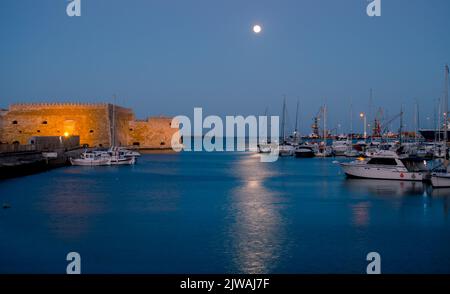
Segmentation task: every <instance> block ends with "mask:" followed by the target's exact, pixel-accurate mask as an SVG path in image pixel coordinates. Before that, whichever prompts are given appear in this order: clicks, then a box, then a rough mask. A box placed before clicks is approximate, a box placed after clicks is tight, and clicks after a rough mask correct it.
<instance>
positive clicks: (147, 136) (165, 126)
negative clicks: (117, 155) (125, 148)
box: [128, 117, 178, 149]
mask: <svg viewBox="0 0 450 294" xmlns="http://www.w3.org/2000/svg"><path fill="white" fill-rule="evenodd" d="M171 126H172V119H171V118H167V117H154V118H148V119H147V120H145V121H130V124H129V140H128V145H130V146H131V145H134V146H136V145H137V144H139V147H140V148H143V149H158V148H171V140H172V136H173V135H174V134H175V133H176V132H177V131H178V124H177V125H176V126H174V127H176V128H172V127H171Z"/></svg>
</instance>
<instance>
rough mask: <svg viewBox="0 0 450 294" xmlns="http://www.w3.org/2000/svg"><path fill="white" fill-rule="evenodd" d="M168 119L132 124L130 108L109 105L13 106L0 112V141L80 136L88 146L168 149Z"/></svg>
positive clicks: (27, 140)
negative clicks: (36, 137) (35, 137)
mask: <svg viewBox="0 0 450 294" xmlns="http://www.w3.org/2000/svg"><path fill="white" fill-rule="evenodd" d="M170 123H171V119H170V118H149V119H147V120H146V121H136V120H135V117H134V113H133V111H132V110H131V109H128V108H124V107H120V106H116V105H112V104H106V103H103V104H79V103H49V104H47V103H37V104H13V105H11V106H10V107H9V109H8V110H0V142H1V143H9V144H12V143H19V144H29V140H30V138H31V137H33V136H70V135H75V136H80V144H82V145H83V144H87V145H89V146H90V147H99V146H103V147H108V146H111V145H112V144H113V143H115V144H114V145H116V146H131V145H134V146H135V147H139V148H150V149H153V148H170V141H171V137H172V135H173V134H174V133H175V132H176V131H177V129H173V128H171V127H170Z"/></svg>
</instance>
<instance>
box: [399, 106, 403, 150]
mask: <svg viewBox="0 0 450 294" xmlns="http://www.w3.org/2000/svg"><path fill="white" fill-rule="evenodd" d="M402 133H403V105H401V106H400V129H399V140H400V146H402V143H403V142H402V140H403V137H402Z"/></svg>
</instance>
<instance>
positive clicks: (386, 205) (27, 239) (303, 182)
mask: <svg viewBox="0 0 450 294" xmlns="http://www.w3.org/2000/svg"><path fill="white" fill-rule="evenodd" d="M335 160H345V159H337V158H311V159H296V158H279V160H278V161H276V162H274V163H261V162H260V160H259V155H258V154H255V153H251V152H221V153H217V152H213V153H208V152H184V153H171V152H167V153H163V154H144V155H143V156H141V157H140V158H139V160H138V163H137V164H136V165H134V166H110V167H102V166H100V167H64V168H59V169H54V170H51V171H48V172H44V173H40V174H35V175H31V176H26V177H21V178H14V179H9V180H4V181H0V203H7V204H8V206H9V208H0V273H65V270H66V266H67V263H68V262H67V261H66V255H67V253H68V252H72V251H75V252H78V253H80V255H81V271H82V273H362V274H364V273H366V267H367V264H368V261H366V255H367V254H368V253H369V252H378V253H379V254H380V255H381V270H382V272H383V273H450V217H449V209H450V208H449V206H450V199H449V198H450V189H436V190H433V189H432V188H431V187H429V186H427V185H426V184H423V183H421V182H398V181H377V180H357V179H346V177H345V176H344V175H343V174H342V172H341V171H340V167H339V165H338V164H336V162H334V161H335Z"/></svg>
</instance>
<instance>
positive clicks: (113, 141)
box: [111, 94, 116, 147]
mask: <svg viewBox="0 0 450 294" xmlns="http://www.w3.org/2000/svg"><path fill="white" fill-rule="evenodd" d="M112 122H113V123H112V125H113V131H112V146H111V147H114V146H116V95H115V94H114V95H113V107H112Z"/></svg>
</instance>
